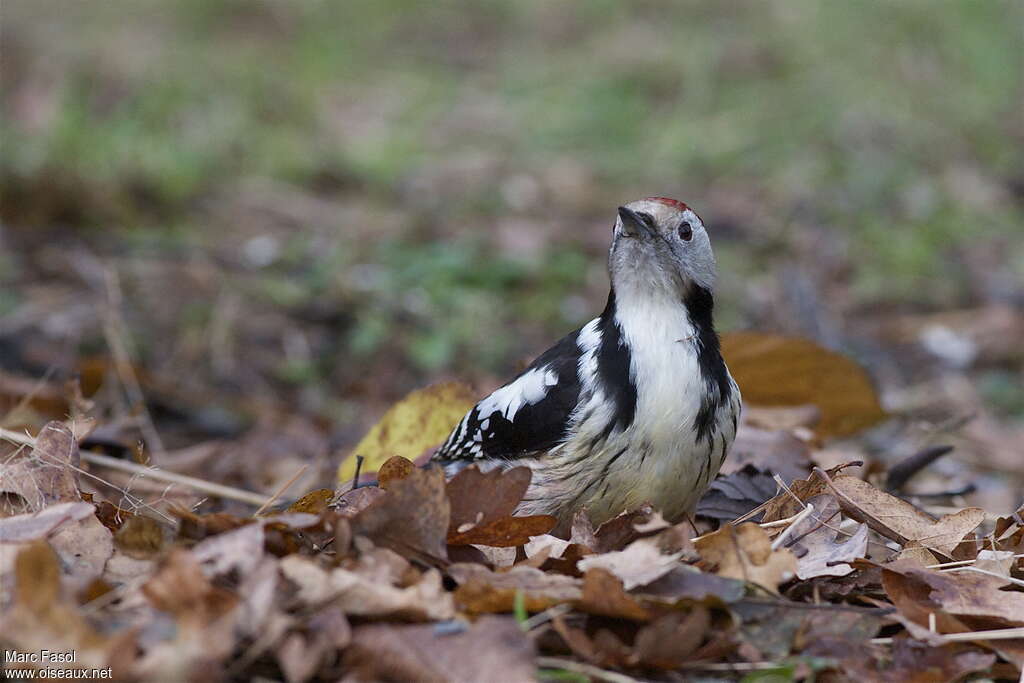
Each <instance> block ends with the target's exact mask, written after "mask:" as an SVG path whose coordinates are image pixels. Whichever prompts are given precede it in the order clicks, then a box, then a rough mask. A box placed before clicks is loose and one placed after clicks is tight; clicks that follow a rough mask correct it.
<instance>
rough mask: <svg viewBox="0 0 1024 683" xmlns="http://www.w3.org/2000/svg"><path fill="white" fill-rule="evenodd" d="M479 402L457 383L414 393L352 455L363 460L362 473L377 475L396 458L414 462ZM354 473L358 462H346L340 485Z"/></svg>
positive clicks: (445, 383) (444, 436)
mask: <svg viewBox="0 0 1024 683" xmlns="http://www.w3.org/2000/svg"><path fill="white" fill-rule="evenodd" d="M476 398H477V397H476V395H475V394H474V393H473V391H472V390H471V389H470V388H469V387H467V386H465V385H463V384H459V383H458V382H443V383H440V384H432V385H430V386H429V387H426V388H425V389H418V390H416V391H413V392H411V393H410V394H408V395H407V396H406V397H405V398H403V399H402V400H401V401H399V402H398V403H396V404H395V405H393V406H391V408H390V409H389V410H388V411H387V413H385V414H384V417H382V418H381V419H380V422H378V423H377V424H376V425H374V426H373V428H371V429H370V431H369V432H368V433H367V434H366V436H364V437H363V439H362V440H361V441H360V442H359V443H358V444H357V445H356V447H355V448H353V449H352V455H361V456H363V470H362V471H363V473H367V472H376V471H377V470H378V469H379V468H380V466H381V465H383V464H384V463H385V462H386V461H387V459H388V458H390V457H392V456H394V455H400V456H402V457H403V458H408V459H409V460H415V459H416V458H417V457H418V456H419V455H420V454H422V453H423V452H424V451H426V450H427V449H429V448H433V447H434V446H437V445H439V444H440V443H441V442H442V441H444V440H445V438H447V436H448V434H449V433H451V431H452V429H453V428H454V427H455V425H457V424H458V423H459V420H461V419H462V417H463V415H465V414H466V412H468V411H469V409H470V408H472V407H473V406H474V405H475V404H476ZM355 473H356V459H355V458H354V457H349V458H346V459H345V460H344V461H343V462H342V463H341V466H340V467H339V468H338V481H339V482H347V481H349V480H351V479H352V477H354V476H355Z"/></svg>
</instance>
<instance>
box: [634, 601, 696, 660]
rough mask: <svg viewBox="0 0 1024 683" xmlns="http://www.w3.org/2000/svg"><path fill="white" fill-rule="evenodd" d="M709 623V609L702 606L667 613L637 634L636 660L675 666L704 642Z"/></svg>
mask: <svg viewBox="0 0 1024 683" xmlns="http://www.w3.org/2000/svg"><path fill="white" fill-rule="evenodd" d="M710 627H711V613H710V612H709V611H708V610H706V609H704V608H703V607H695V608H694V609H692V610H691V611H690V612H689V613H683V612H672V613H670V614H666V615H665V616H663V617H661V618H659V619H656V620H655V621H653V622H651V623H650V624H648V625H647V626H645V627H643V628H642V629H640V632H639V633H637V634H636V641H635V642H634V644H633V648H634V652H635V655H634V657H635V662H636V664H638V665H640V666H644V667H650V668H654V669H666V670H671V669H675V668H678V667H679V666H680V665H681V664H682V663H683V662H685V661H686V660H687V659H688V658H689V657H690V655H691V654H693V653H694V652H695V651H696V650H697V648H698V647H700V645H701V643H703V642H704V637H705V636H706V635H707V633H708V630H709V629H710Z"/></svg>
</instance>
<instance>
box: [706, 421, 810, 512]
mask: <svg viewBox="0 0 1024 683" xmlns="http://www.w3.org/2000/svg"><path fill="white" fill-rule="evenodd" d="M747 465H752V466H753V467H755V468H756V469H757V471H758V472H765V473H771V474H777V475H779V476H780V477H782V479H783V481H785V482H786V483H789V482H791V481H793V480H794V479H799V478H801V477H806V476H807V473H808V472H809V471H810V469H811V449H810V447H809V446H808V445H807V442H806V441H803V440H801V439H798V438H797V437H795V436H794V435H793V434H792V432H789V431H784V430H768V429H760V428H758V427H754V426H752V425H751V424H750V423H749V422H748V421H747V420H746V419H743V420H740V425H739V429H737V431H736V439H735V441H733V444H732V448H730V449H729V457H728V458H726V459H725V462H724V463H723V464H722V469H721V470H720V472H721V473H722V474H723V475H727V474H732V473H733V472H738V471H740V470H742V469H743V468H744V467H745V466H747ZM772 493H773V494H774V491H772Z"/></svg>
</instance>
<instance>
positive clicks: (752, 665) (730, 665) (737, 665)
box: [679, 662, 784, 672]
mask: <svg viewBox="0 0 1024 683" xmlns="http://www.w3.org/2000/svg"><path fill="white" fill-rule="evenodd" d="M781 666H784V664H782V663H780V662H719V663H717V664H712V663H707V664H701V663H700V662H687V663H686V664H683V665H682V666H681V667H679V668H680V669H688V670H692V671H737V672H738V671H767V670H768V669H778V668H779V667H781Z"/></svg>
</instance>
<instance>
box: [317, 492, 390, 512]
mask: <svg viewBox="0 0 1024 683" xmlns="http://www.w3.org/2000/svg"><path fill="white" fill-rule="evenodd" d="M325 490H326V489H325ZM384 495H385V493H384V489H382V488H378V487H376V486H360V487H359V488H357V489H351V490H349V491H345V492H344V493H341V494H336V495H335V497H334V498H333V499H332V500H331V504H330V507H331V508H332V509H334V510H336V511H337V512H338V514H340V515H341V516H342V517H346V518H348V517H355V516H356V514H357V513H359V512H360V511H362V510H365V509H366V508H367V507H369V506H370V503H372V502H374V501H375V500H377V499H378V498H381V497H383V496H384Z"/></svg>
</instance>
